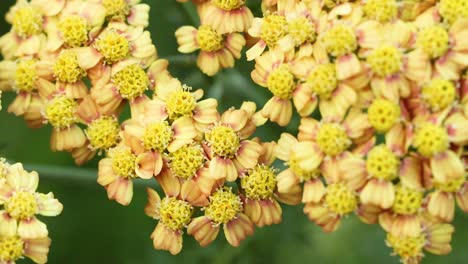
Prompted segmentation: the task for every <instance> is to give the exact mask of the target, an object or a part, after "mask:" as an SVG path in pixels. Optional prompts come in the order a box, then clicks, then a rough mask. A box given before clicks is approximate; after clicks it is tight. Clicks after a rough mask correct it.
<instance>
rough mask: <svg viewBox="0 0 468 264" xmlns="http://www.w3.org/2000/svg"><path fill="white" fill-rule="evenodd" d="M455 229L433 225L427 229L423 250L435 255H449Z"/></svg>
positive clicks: (443, 225)
mask: <svg viewBox="0 0 468 264" xmlns="http://www.w3.org/2000/svg"><path fill="white" fill-rule="evenodd" d="M454 231H455V228H454V227H453V226H452V225H450V224H435V225H432V226H430V227H429V228H428V229H427V231H426V232H427V235H426V237H427V243H426V244H425V245H424V249H425V250H427V251H429V252H431V253H433V254H437V255H445V254H448V253H450V251H451V250H452V247H451V245H450V241H451V240H452V234H453V232H454Z"/></svg>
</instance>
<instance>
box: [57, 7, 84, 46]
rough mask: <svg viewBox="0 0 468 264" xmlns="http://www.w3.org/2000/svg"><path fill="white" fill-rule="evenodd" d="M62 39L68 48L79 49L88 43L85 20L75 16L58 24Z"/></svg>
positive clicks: (66, 18) (68, 17)
mask: <svg viewBox="0 0 468 264" xmlns="http://www.w3.org/2000/svg"><path fill="white" fill-rule="evenodd" d="M58 28H59V29H60V31H61V33H62V38H63V40H64V41H65V44H67V45H68V46H69V47H81V46H83V45H84V44H85V43H86V42H87V41H88V29H87V23H86V20H85V19H83V18H81V17H80V16H77V15H72V16H67V17H65V18H64V19H63V20H61V21H60V22H59V24H58Z"/></svg>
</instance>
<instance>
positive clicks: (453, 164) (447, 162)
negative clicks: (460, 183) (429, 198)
mask: <svg viewBox="0 0 468 264" xmlns="http://www.w3.org/2000/svg"><path fill="white" fill-rule="evenodd" d="M431 171H432V175H433V177H434V179H435V180H437V181H439V182H448V181H450V180H453V179H459V178H462V177H464V173H465V169H464V167H463V162H462V161H461V160H460V158H459V157H458V156H457V154H455V153H454V152H453V151H450V150H448V151H444V152H442V153H440V154H437V155H435V156H434V157H432V158H431Z"/></svg>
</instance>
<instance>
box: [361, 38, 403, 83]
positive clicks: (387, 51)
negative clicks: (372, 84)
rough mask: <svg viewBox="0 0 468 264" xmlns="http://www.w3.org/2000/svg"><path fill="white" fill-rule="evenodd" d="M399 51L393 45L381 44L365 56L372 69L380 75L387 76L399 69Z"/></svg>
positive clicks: (400, 64) (400, 56)
mask: <svg viewBox="0 0 468 264" xmlns="http://www.w3.org/2000/svg"><path fill="white" fill-rule="evenodd" d="M401 58H402V55H401V52H400V51H399V50H398V49H397V48H395V47H393V46H387V45H384V46H381V47H379V48H377V49H375V50H374V51H372V53H371V54H370V55H369V56H368V57H367V63H369V65H370V67H371V69H372V71H373V72H374V73H375V74H376V75H377V76H380V77H388V76H391V75H392V74H395V73H397V72H399V71H400V70H401V66H402V62H401Z"/></svg>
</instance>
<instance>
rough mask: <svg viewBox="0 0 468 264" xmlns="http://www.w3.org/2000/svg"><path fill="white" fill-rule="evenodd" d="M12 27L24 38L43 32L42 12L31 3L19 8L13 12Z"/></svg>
mask: <svg viewBox="0 0 468 264" xmlns="http://www.w3.org/2000/svg"><path fill="white" fill-rule="evenodd" d="M12 28H13V31H14V32H15V33H16V34H17V35H18V36H20V37H22V38H26V37H29V36H31V35H34V34H37V33H39V32H41V31H42V16H41V12H40V11H39V10H38V9H37V8H35V7H33V6H31V5H26V6H23V7H20V8H18V9H17V10H16V11H15V12H14V13H13V18H12Z"/></svg>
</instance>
